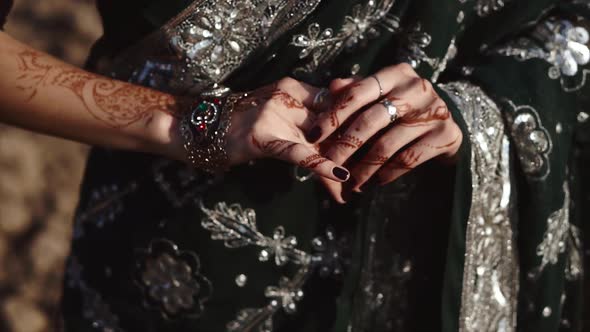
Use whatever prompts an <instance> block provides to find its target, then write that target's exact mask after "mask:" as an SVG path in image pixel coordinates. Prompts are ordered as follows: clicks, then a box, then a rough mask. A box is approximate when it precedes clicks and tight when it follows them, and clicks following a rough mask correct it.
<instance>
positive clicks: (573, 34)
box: [494, 19, 590, 92]
mask: <svg viewBox="0 0 590 332" xmlns="http://www.w3.org/2000/svg"><path fill="white" fill-rule="evenodd" d="M589 40H590V37H589V34H588V30H586V29H585V28H583V27H581V26H574V25H573V23H572V22H570V21H567V20H556V19H549V20H547V21H545V22H543V23H541V24H539V25H538V26H537V27H536V28H535V30H534V32H533V33H532V35H531V36H530V37H523V38H520V39H518V40H516V41H514V42H510V43H508V44H507V45H505V46H502V47H500V48H498V49H496V50H494V53H498V54H501V55H505V56H513V57H516V58H517V59H518V60H521V61H525V60H529V59H542V60H544V61H546V62H548V63H549V64H551V67H550V68H549V71H548V75H549V77H550V78H551V79H559V80H560V82H561V85H562V87H563V89H564V90H565V91H567V92H573V91H577V90H579V89H581V88H582V87H583V86H584V85H585V84H586V80H587V75H588V74H589V73H590V70H588V69H582V68H580V67H581V66H584V65H586V64H588V63H589V62H590V49H589V48H588V46H587V44H588V42H589ZM539 42H540V43H539ZM578 74H581V75H579V76H580V77H576V78H574V76H577V75H578Z"/></svg>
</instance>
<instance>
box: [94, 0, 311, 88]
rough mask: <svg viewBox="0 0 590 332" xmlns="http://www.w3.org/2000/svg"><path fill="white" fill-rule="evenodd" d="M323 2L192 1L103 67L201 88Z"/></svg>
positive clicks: (156, 82)
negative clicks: (177, 13) (160, 26)
mask: <svg viewBox="0 0 590 332" xmlns="http://www.w3.org/2000/svg"><path fill="white" fill-rule="evenodd" d="M320 1H321V0H197V1H193V2H192V4H191V5H190V6H188V7H187V8H186V9H185V10H184V11H182V12H181V13H180V14H179V15H177V16H176V17H175V18H174V19H172V20H171V21H170V22H168V23H166V24H165V25H164V26H163V28H162V29H160V30H158V31H156V32H154V33H153V34H152V35H150V36H149V37H148V38H146V39H145V40H144V41H142V42H141V43H139V44H137V45H135V46H133V47H131V48H129V49H128V50H126V51H125V52H123V53H122V54H121V55H119V56H117V57H116V58H115V59H113V61H111V62H110V63H106V62H105V63H104V64H103V66H102V67H101V68H99V71H100V72H101V73H103V74H105V75H109V76H112V77H116V78H118V79H124V80H129V81H130V82H133V83H136V84H141V85H145V86H150V87H154V88H158V89H160V90H164V91H167V92H170V93H175V94H187V93H198V92H200V91H202V90H203V89H205V88H207V87H209V86H211V85H214V84H217V83H221V82H222V81H223V80H224V79H225V78H226V77H228V76H229V75H230V74H231V73H232V72H233V71H235V70H236V69H237V68H238V67H239V66H240V65H241V64H242V63H244V62H245V61H246V60H247V59H248V57H249V56H251V55H252V54H253V53H254V52H255V51H256V50H258V49H261V48H264V47H267V46H268V45H270V44H271V43H272V42H273V41H274V40H276V39H277V38H279V37H280V36H281V35H283V34H284V33H285V32H287V31H288V30H289V29H291V28H292V27H294V26H295V25H296V24H298V23H299V22H300V21H301V20H303V19H304V18H305V17H307V16H308V15H309V14H310V13H311V12H312V11H313V10H315V8H316V7H317V5H318V4H319V3H320ZM165 45H170V47H169V48H168V47H163V46H165ZM146 55H148V56H149V58H148V57H146Z"/></svg>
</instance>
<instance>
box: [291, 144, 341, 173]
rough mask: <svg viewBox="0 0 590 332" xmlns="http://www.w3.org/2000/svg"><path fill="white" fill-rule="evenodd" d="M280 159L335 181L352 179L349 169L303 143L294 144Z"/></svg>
mask: <svg viewBox="0 0 590 332" xmlns="http://www.w3.org/2000/svg"><path fill="white" fill-rule="evenodd" d="M280 159H283V160H285V161H287V162H290V163H293V164H295V165H299V167H303V168H307V169H309V170H310V171H312V172H314V173H316V174H317V175H319V176H323V177H325V178H328V179H331V180H334V181H338V182H346V181H348V179H349V178H350V172H349V171H348V170H347V169H345V168H344V167H341V166H339V165H338V164H336V163H334V162H333V161H331V160H329V159H327V158H325V157H324V156H322V155H321V154H319V153H318V152H317V151H316V150H315V149H314V148H313V147H312V146H307V145H304V144H301V143H296V144H294V145H293V146H292V148H291V149H289V151H287V152H286V153H283V154H282V155H281V156H280Z"/></svg>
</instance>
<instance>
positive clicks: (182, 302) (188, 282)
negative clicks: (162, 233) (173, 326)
mask: <svg viewBox="0 0 590 332" xmlns="http://www.w3.org/2000/svg"><path fill="white" fill-rule="evenodd" d="M200 269H201V266H200V263H199V258H198V257H197V255H196V254H194V253H192V252H188V251H181V250H179V249H178V247H177V246H176V244H174V243H172V242H170V241H168V240H163V239H157V240H153V241H152V242H151V243H150V245H149V247H148V248H147V250H145V251H143V252H141V253H140V254H139V255H138V259H137V283H138V285H139V286H140V287H141V289H142V290H143V291H144V293H145V297H146V300H147V303H146V304H147V305H148V306H149V307H152V308H155V309H157V310H159V311H160V313H161V314H162V316H163V317H164V318H174V317H177V316H179V315H187V316H190V317H199V316H200V315H201V313H202V312H203V310H204V304H205V302H207V300H208V299H209V297H210V296H211V289H212V286H211V282H210V281H209V280H208V279H207V278H206V277H205V276H203V275H202V274H201V272H200Z"/></svg>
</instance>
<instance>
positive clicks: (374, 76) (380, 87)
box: [371, 75, 383, 98]
mask: <svg viewBox="0 0 590 332" xmlns="http://www.w3.org/2000/svg"><path fill="white" fill-rule="evenodd" d="M371 77H372V78H374V79H375V81H377V85H379V98H381V97H383V87H382V86H381V81H379V77H377V75H371Z"/></svg>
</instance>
